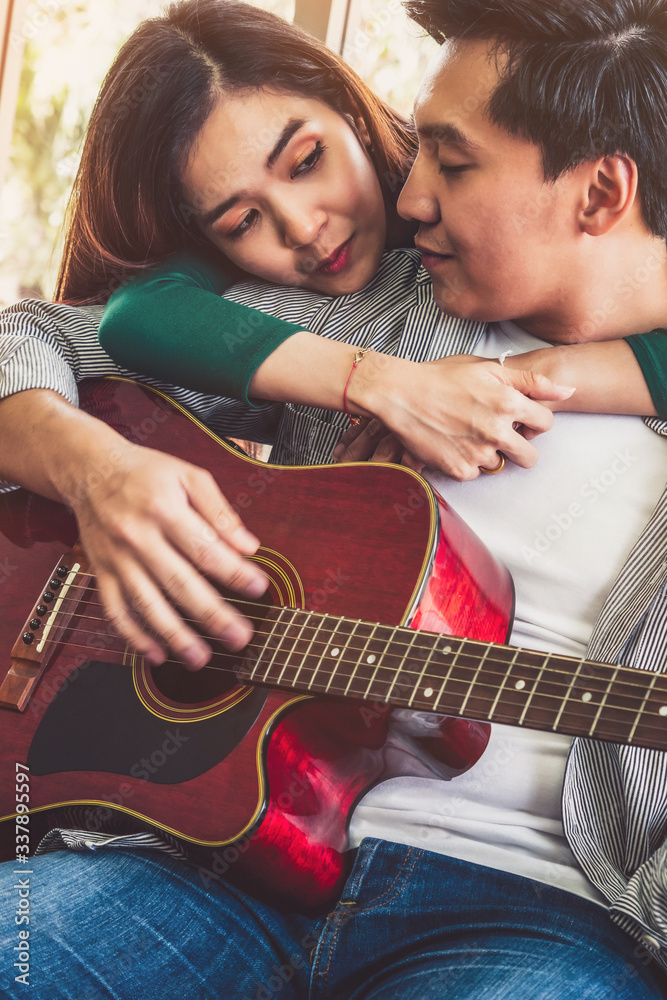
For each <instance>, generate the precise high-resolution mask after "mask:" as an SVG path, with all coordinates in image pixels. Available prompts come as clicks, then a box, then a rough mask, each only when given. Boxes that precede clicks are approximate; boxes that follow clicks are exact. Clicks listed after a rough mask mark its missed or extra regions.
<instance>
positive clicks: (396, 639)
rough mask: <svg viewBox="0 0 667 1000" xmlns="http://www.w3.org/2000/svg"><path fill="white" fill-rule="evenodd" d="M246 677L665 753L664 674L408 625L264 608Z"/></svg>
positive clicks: (248, 656)
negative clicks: (642, 747) (401, 625)
mask: <svg viewBox="0 0 667 1000" xmlns="http://www.w3.org/2000/svg"><path fill="white" fill-rule="evenodd" d="M266 611H267V614H266V617H265V620H264V622H263V627H262V628H261V629H259V630H258V633H257V635H256V637H255V639H254V641H253V642H252V643H251V645H250V646H249V647H248V649H247V651H246V655H245V658H244V661H243V665H242V667H241V669H240V670H238V671H237V673H238V676H239V679H240V680H242V681H244V682H251V683H253V684H263V685H267V686H270V687H278V688H289V689H293V690H296V691H299V692H306V693H308V694H317V695H329V696H337V697H344V698H350V699H353V700H356V701H365V702H377V703H382V704H384V703H388V704H391V705H394V706H396V707H401V708H412V709H419V710H420V711H429V712H439V713H442V714H443V715H454V716H462V717H464V718H472V719H477V720H480V721H488V722H499V723H506V724H508V725H513V726H523V727H525V728H527V729H538V730H549V731H552V732H556V733H564V734H567V735H572V736H586V737H592V738H594V739H598V740H607V741H610V742H613V743H628V744H634V745H637V746H644V747H650V748H653V749H659V750H664V749H667V738H666V737H667V676H665V675H663V674H658V673H653V672H649V671H643V670H635V669H632V668H629V667H622V666H612V665H610V664H606V663H595V662H591V661H588V660H579V659H576V658H574V657H569V656H560V655H555V654H551V653H542V652H535V651H532V650H526V649H517V648H515V647H512V646H502V645H496V644H491V643H484V642H478V641H476V640H472V639H460V638H452V637H451V636H444V635H440V634H436V633H432V632H422V631H415V630H414V629H410V628H405V627H400V626H398V627H393V626H390V625H381V624H372V623H368V622H362V621H354V620H351V619H347V618H334V617H331V616H329V615H324V614H320V613H317V612H310V611H302V610H295V609H293V608H282V607H276V608H267V609H266Z"/></svg>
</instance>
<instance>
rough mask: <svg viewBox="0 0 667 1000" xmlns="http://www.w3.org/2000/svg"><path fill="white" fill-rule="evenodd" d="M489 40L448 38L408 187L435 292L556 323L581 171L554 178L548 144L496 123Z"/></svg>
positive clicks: (540, 327)
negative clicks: (546, 168)
mask: <svg viewBox="0 0 667 1000" xmlns="http://www.w3.org/2000/svg"><path fill="white" fill-rule="evenodd" d="M497 80H498V70H497V67H496V62H495V59H494V58H493V57H489V50H488V47H487V45H486V44H484V43H479V42H450V43H446V44H445V45H444V46H443V48H442V50H441V52H440V53H439V54H438V57H437V59H436V61H435V63H434V64H433V65H432V66H431V67H430V69H429V71H428V72H427V74H426V77H425V79H424V81H423V83H422V86H421V88H420V91H419V93H418V95H417V100H416V102H415V122H416V125H417V129H418V132H419V137H420V149H419V154H418V156H417V159H416V161H415V164H414V167H413V169H412V172H411V174H410V176H409V178H408V181H407V183H406V185H405V188H404V190H403V192H402V194H401V196H400V199H399V203H398V207H399V211H400V213H401V215H402V216H404V217H405V218H410V219H415V220H417V221H418V222H419V223H420V227H419V232H418V234H417V237H416V244H417V247H418V248H419V249H420V250H421V251H422V260H423V263H424V267H425V268H426V269H427V270H428V272H429V273H430V275H431V277H432V279H433V290H434V295H435V300H436V302H437V304H438V305H439V306H440V308H441V309H444V310H446V311H448V312H451V313H453V314H454V315H456V316H461V317H466V318H474V319H480V320H487V321H493V320H503V319H514V320H517V322H520V323H522V324H523V325H524V326H525V327H526V328H528V329H531V328H532V329H533V330H535V331H536V332H537V331H541V332H542V334H543V335H546V333H545V331H547V330H552V329H553V327H554V319H555V316H556V315H557V314H558V310H559V309H560V308H561V307H562V302H563V291H564V289H566V288H567V286H568V282H569V281H570V279H571V278H572V277H573V276H574V274H575V268H576V258H577V254H578V252H579V250H580V241H579V236H580V234H579V232H578V230H577V227H576V224H575V219H576V208H575V207H576V205H577V204H578V198H579V196H580V191H581V179H580V177H578V171H576V170H575V171H570V172H568V173H567V174H565V175H564V176H563V177H561V178H559V179H558V181H557V182H556V183H551V182H546V181H545V179H544V174H543V169H542V156H541V152H540V150H539V148H538V147H537V146H535V145H533V144H532V143H530V142H526V141H524V140H522V139H518V138H515V137H514V136H511V135H510V134H509V133H508V132H506V131H505V130H503V129H500V128H498V127H496V126H495V125H492V124H491V123H490V121H489V120H488V118H487V116H486V108H487V104H488V99H489V96H490V94H491V93H492V91H493V89H494V87H495V85H496V83H497Z"/></svg>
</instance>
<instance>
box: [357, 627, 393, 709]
mask: <svg viewBox="0 0 667 1000" xmlns="http://www.w3.org/2000/svg"><path fill="white" fill-rule="evenodd" d="M373 633H375V629H373ZM366 645H368V643H367V644H366ZM387 646H388V642H386V643H385V649H386V648H387ZM383 658H384V653H381V654H380V655H379V656H378V657H377V663H376V664H375V670H374V671H373V673H372V675H371V679H370V680H369V682H368V684H367V685H366V690H365V691H364V693H363V695H362V697H363V698H364V700H368V698H369V697H370V691H371V688H372V686H373V684H374V683H375V678H376V677H377V672H378V670H379V669H380V667H381V665H382V660H383Z"/></svg>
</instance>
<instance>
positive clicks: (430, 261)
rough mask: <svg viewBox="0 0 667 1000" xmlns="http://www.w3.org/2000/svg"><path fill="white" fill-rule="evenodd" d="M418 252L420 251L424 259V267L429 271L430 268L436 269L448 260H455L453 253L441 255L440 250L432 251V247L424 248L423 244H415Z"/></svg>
mask: <svg viewBox="0 0 667 1000" xmlns="http://www.w3.org/2000/svg"><path fill="white" fill-rule="evenodd" d="M415 246H416V247H417V250H419V252H420V254H421V258H422V265H423V266H424V267H425V268H426V270H427V271H428V269H429V268H430V267H436V266H437V265H438V264H441V263H442V262H443V261H446V260H453V259H454V254H453V253H440V252H439V251H438V250H432V249H431V248H430V247H427V246H424V245H423V244H422V243H415Z"/></svg>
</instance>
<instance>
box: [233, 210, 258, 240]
mask: <svg viewBox="0 0 667 1000" xmlns="http://www.w3.org/2000/svg"><path fill="white" fill-rule="evenodd" d="M258 218H259V212H258V211H257V209H256V208H251V209H250V211H249V212H248V213H247V214H246V215H244V216H243V218H242V219H241V221H240V222H239V224H238V226H237V227H236V229H232V230H231V231H230V232H229V234H228V235H229V238H230V239H232V240H240V239H241V237H242V236H245V234H246V233H247V232H248V230H250V229H252V227H253V226H254V224H255V222H256V221H257V219H258Z"/></svg>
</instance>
